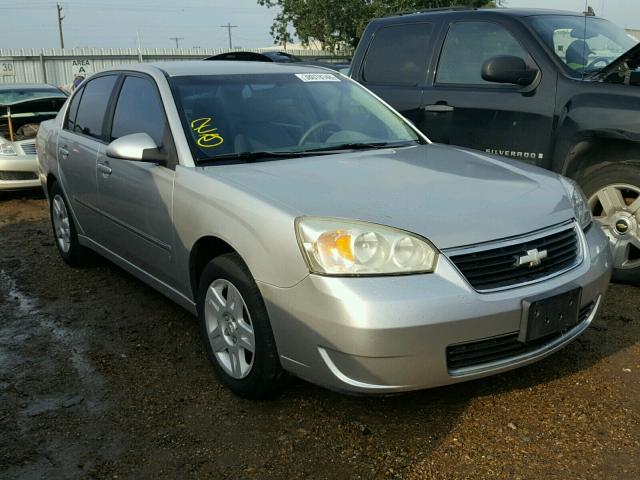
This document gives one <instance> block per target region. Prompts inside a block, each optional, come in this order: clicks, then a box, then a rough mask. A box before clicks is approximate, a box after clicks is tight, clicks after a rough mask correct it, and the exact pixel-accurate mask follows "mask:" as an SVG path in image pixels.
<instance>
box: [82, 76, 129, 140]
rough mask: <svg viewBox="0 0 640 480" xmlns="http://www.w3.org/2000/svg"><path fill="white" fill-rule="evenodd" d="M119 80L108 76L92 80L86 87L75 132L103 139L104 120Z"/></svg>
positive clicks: (116, 77)
mask: <svg viewBox="0 0 640 480" xmlns="http://www.w3.org/2000/svg"><path fill="white" fill-rule="evenodd" d="M117 79H118V76H117V75H106V76H104V77H98V78H95V79H93V80H90V81H89V82H88V83H87V84H86V85H85V86H84V92H83V94H82V98H81V99H80V106H79V107H78V115H77V116H76V123H75V125H74V128H73V131H74V132H78V133H82V134H83V135H88V136H90V137H93V138H96V139H102V136H103V135H102V128H103V126H104V118H105V114H106V112H107V106H108V105H109V99H110V98H111V92H112V91H113V87H114V85H115V84H116V80H117Z"/></svg>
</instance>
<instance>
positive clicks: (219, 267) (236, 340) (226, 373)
mask: <svg viewBox="0 0 640 480" xmlns="http://www.w3.org/2000/svg"><path fill="white" fill-rule="evenodd" d="M197 300H198V319H199V322H200V332H201V335H202V338H203V341H204V344H205V348H206V350H207V354H208V356H209V360H210V361H211V364H212V365H213V368H214V371H215V373H216V375H217V376H218V378H219V379H220V381H221V382H222V383H223V384H224V385H226V386H227V387H228V388H229V389H231V390H232V391H233V392H234V393H236V394H237V395H239V396H241V397H244V398H251V399H261V398H265V397H270V396H273V395H275V394H277V393H278V392H279V390H280V389H281V388H282V385H283V381H284V372H283V370H282V367H281V366H280V360H279V358H278V352H277V349H276V344H275V340H274V338H273V332H272V331H271V325H270V322H269V317H268V315H267V310H266V308H265V306H264V302H263V300H262V295H261V294H260V290H259V289H258V286H257V285H256V283H255V282H254V280H253V277H252V276H251V273H250V272H249V269H248V268H247V266H246V265H245V264H244V262H243V261H242V259H241V258H240V257H239V256H238V255H236V254H226V255H221V256H220V257H217V258H215V259H213V260H212V261H211V262H209V264H208V265H207V266H206V267H205V269H204V271H203V273H202V276H201V279H200V286H199V289H198V299H197Z"/></svg>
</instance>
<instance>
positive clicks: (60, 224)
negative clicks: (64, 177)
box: [49, 182, 95, 267]
mask: <svg viewBox="0 0 640 480" xmlns="http://www.w3.org/2000/svg"><path fill="white" fill-rule="evenodd" d="M49 198H50V202H49V216H50V218H51V228H52V229H53V238H54V243H55V244H56V247H57V249H58V253H60V256H61V257H62V259H63V260H64V261H65V262H66V263H67V264H69V265H71V266H72V267H84V266H87V265H90V264H91V263H93V260H94V258H95V257H94V254H93V252H92V251H91V250H89V249H88V248H86V247H83V246H82V245H80V242H79V241H78V231H77V229H76V225H75V222H74V220H73V215H71V210H70V209H69V204H68V203H67V199H66V198H65V196H64V193H63V192H62V188H60V185H59V184H58V183H57V182H56V183H54V184H53V185H52V186H51V191H50V193H49Z"/></svg>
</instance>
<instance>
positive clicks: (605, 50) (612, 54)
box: [527, 15, 638, 77]
mask: <svg viewBox="0 0 640 480" xmlns="http://www.w3.org/2000/svg"><path fill="white" fill-rule="evenodd" d="M527 21H528V22H529V24H530V25H531V26H532V27H533V29H534V30H535V32H536V33H537V34H538V35H539V36H540V38H542V40H543V41H544V42H545V43H546V44H547V46H548V47H549V48H550V49H551V50H553V52H554V53H555V54H556V56H557V57H558V58H559V59H560V60H561V61H562V62H563V63H564V64H565V65H567V67H569V73H571V74H572V75H573V76H576V77H580V76H582V75H583V74H585V73H591V72H596V71H598V70H601V69H602V68H604V67H606V66H607V65H609V64H610V63H611V62H612V61H613V60H615V59H616V58H618V57H619V56H620V55H622V54H623V53H625V52H626V51H627V50H630V49H631V48H633V46H634V45H636V44H637V43H638V42H637V40H634V39H633V38H632V37H630V36H629V35H628V34H627V33H626V32H625V31H624V30H623V29H622V28H620V27H618V26H617V25H615V24H614V23H611V22H609V21H607V20H603V19H601V18H593V17H577V16H569V15H540V16H535V17H530V18H527Z"/></svg>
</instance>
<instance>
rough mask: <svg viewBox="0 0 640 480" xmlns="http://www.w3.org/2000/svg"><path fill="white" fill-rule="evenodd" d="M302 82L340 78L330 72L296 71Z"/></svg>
mask: <svg viewBox="0 0 640 480" xmlns="http://www.w3.org/2000/svg"><path fill="white" fill-rule="evenodd" d="M296 77H298V78H299V79H300V80H302V81H303V82H339V81H340V79H339V78H338V77H336V76H335V75H333V74H331V73H296Z"/></svg>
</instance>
